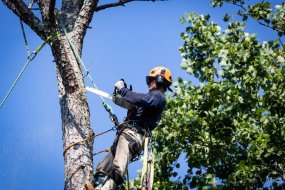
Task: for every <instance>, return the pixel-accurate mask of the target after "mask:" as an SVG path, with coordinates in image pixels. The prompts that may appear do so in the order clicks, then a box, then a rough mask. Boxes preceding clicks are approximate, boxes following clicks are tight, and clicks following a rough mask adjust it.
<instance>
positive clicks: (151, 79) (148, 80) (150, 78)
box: [145, 76, 155, 85]
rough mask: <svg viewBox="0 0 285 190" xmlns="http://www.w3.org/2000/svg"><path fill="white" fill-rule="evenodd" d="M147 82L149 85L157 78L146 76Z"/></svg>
mask: <svg viewBox="0 0 285 190" xmlns="http://www.w3.org/2000/svg"><path fill="white" fill-rule="evenodd" d="M145 79H146V84H147V85H149V84H150V83H151V81H153V80H155V77H150V76H146V78H145Z"/></svg>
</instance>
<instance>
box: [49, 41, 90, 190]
mask: <svg viewBox="0 0 285 190" xmlns="http://www.w3.org/2000/svg"><path fill="white" fill-rule="evenodd" d="M51 48H52V52H53V55H54V57H55V61H56V71H57V82H58V87H59V99H60V107H61V118H62V131H63V137H62V139H63V147H66V146H68V145H70V144H72V143H74V142H77V141H80V140H82V139H85V138H87V137H89V136H91V135H92V134H93V131H92V129H91V128H90V115H89V107H88V103H87V98H86V93H85V90H84V81H83V77H82V73H81V70H80V66H79V65H78V63H77V61H76V59H75V57H74V56H73V54H72V50H71V49H70V46H69V45H68V43H67V41H66V39H65V38H64V37H62V38H61V39H60V40H57V41H54V42H53V43H52V44H51ZM92 150H93V142H92V141H89V142H88V141H87V142H85V143H82V144H79V145H76V146H73V147H71V148H70V149H68V150H67V151H66V153H65V155H64V171H65V185H64V189H65V190H71V189H83V187H84V183H85V182H86V180H90V181H92V180H93V175H92V173H93V154H92Z"/></svg>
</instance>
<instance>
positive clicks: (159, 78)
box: [146, 67, 172, 92]
mask: <svg viewBox="0 0 285 190" xmlns="http://www.w3.org/2000/svg"><path fill="white" fill-rule="evenodd" d="M152 80H155V82H156V84H157V85H158V86H163V87H165V88H166V89H168V90H169V91H171V92H172V89H171V88H169V86H170V85H171V84H172V74H171V72H170V70H169V69H167V68H165V67H155V68H153V69H152V70H151V71H150V72H149V74H148V75H147V76H146V83H147V85H149V84H150V82H151V81H152Z"/></svg>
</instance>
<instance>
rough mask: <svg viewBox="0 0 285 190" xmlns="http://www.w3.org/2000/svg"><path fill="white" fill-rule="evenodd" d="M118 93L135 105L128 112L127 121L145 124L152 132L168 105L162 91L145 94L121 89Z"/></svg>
mask: <svg viewBox="0 0 285 190" xmlns="http://www.w3.org/2000/svg"><path fill="white" fill-rule="evenodd" d="M118 93H119V94H120V95H121V96H122V97H123V99H125V100H126V101H128V102H130V103H132V104H134V105H135V107H134V108H133V109H131V110H129V111H128V117H127V120H139V121H142V122H145V123H147V126H148V128H149V129H150V130H151V131H152V130H153V129H154V128H155V127H156V126H157V124H158V122H159V120H160V118H161V114H162V112H163V110H164V108H165V105H166V98H165V97H164V95H163V93H162V92H161V91H159V90H153V91H149V92H148V93H146V94H143V93H136V92H133V91H130V90H129V89H128V88H121V89H120V90H119V92H118Z"/></svg>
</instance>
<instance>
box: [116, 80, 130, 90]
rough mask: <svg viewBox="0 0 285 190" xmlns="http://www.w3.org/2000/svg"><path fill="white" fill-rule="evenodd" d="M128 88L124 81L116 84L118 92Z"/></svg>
mask: <svg viewBox="0 0 285 190" xmlns="http://www.w3.org/2000/svg"><path fill="white" fill-rule="evenodd" d="M124 87H125V88H127V84H126V83H125V81H124V79H121V80H119V81H118V82H116V84H115V89H116V90H121V89H122V88H124Z"/></svg>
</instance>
